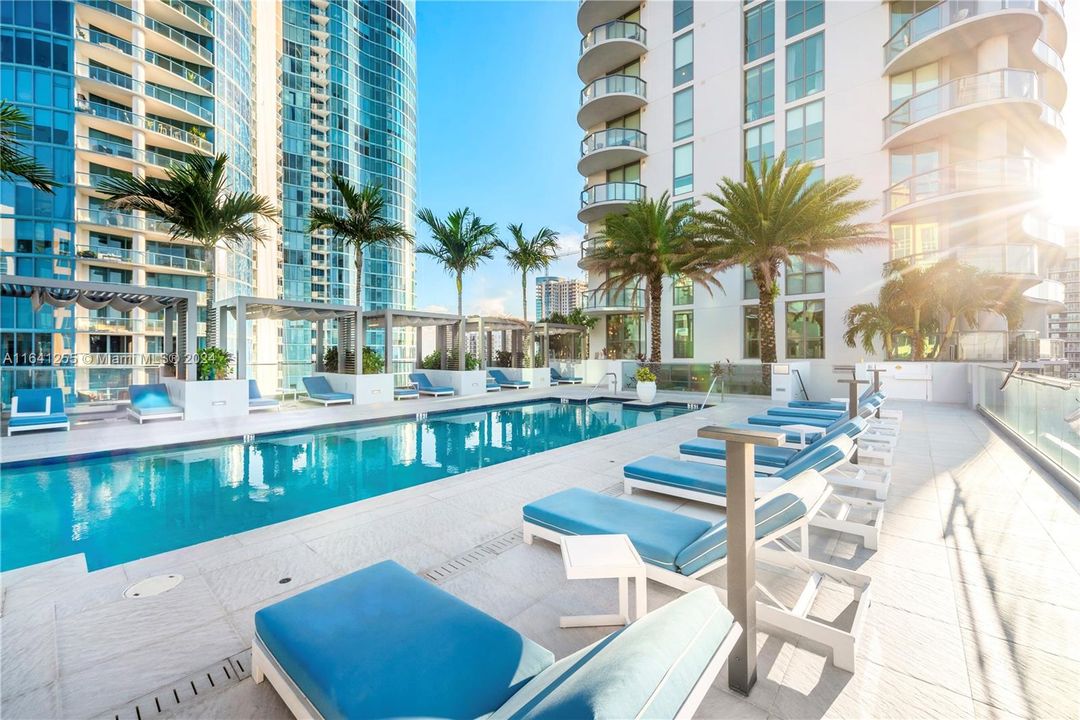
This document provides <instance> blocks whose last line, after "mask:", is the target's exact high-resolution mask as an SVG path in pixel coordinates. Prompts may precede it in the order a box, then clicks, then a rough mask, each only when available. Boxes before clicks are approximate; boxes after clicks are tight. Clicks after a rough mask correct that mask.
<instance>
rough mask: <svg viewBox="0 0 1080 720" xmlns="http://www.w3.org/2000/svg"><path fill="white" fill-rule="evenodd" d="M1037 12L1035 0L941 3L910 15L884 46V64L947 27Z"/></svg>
mask: <svg viewBox="0 0 1080 720" xmlns="http://www.w3.org/2000/svg"><path fill="white" fill-rule="evenodd" d="M1036 9H1037V2H1036V0H945V2H939V3H938V4H937V5H934V6H933V7H930V8H927V9H926V10H923V11H922V12H921V13H918V14H917V15H914V16H913V17H912V18H911V19H910V20H908V21H907V22H906V23H904V24H903V25H901V26H900V29H899V30H897V31H896V32H895V33H893V35H892V37H891V38H889V40H888V42H886V43H885V64H886V65H888V64H889V63H890V62H892V61H893V59H895V58H896V57H897V56H898V55H900V53H902V52H904V51H905V50H907V49H908V48H909V47H911V46H912V45H914V44H915V43H917V42H919V41H920V40H923V39H924V38H927V37H929V36H931V35H933V34H934V33H936V32H939V31H941V30H943V29H945V28H947V27H949V26H950V25H954V24H957V23H961V22H964V21H966V20H970V19H972V18H974V17H978V16H980V15H988V14H990V13H995V12H1001V11H1002V10H1031V11H1035V10H1036Z"/></svg>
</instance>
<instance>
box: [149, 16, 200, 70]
mask: <svg viewBox="0 0 1080 720" xmlns="http://www.w3.org/2000/svg"><path fill="white" fill-rule="evenodd" d="M143 25H145V26H146V28H147V29H149V30H153V31H154V32H156V33H157V34H158V35H161V36H162V37H167V38H169V39H170V40H172V41H173V42H174V43H176V44H178V45H181V46H183V47H184V48H186V49H187V50H189V51H190V52H193V53H195V54H196V55H198V56H199V57H200V58H202V59H203V60H206V62H208V63H212V62H213V61H214V56H213V53H211V52H210V51H209V50H208V49H206V48H205V47H203V46H202V45H200V44H199V43H197V42H195V41H194V40H192V39H191V38H190V37H188V36H187V35H185V34H184V33H182V32H180V31H179V30H176V29H174V28H171V27H169V26H168V25H166V24H165V23H163V22H159V21H157V20H155V19H154V18H151V17H144V18H143Z"/></svg>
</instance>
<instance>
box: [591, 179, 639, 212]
mask: <svg viewBox="0 0 1080 720" xmlns="http://www.w3.org/2000/svg"><path fill="white" fill-rule="evenodd" d="M644 197H645V186H644V185H642V184H641V183H635V182H609V183H601V184H599V185H591V186H589V187H588V188H586V189H585V190H582V192H581V207H588V206H589V205H595V204H597V203H604V202H635V201H637V200H641V199H643V198H644Z"/></svg>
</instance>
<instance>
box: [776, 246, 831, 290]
mask: <svg viewBox="0 0 1080 720" xmlns="http://www.w3.org/2000/svg"><path fill="white" fill-rule="evenodd" d="M784 291H785V292H786V293H787V294H788V295H805V294H808V293H819V292H825V268H824V266H822V265H820V264H819V263H815V262H809V261H804V260H803V259H802V258H801V257H799V256H798V255H793V256H792V257H791V267H789V268H788V269H787V273H785V283H784Z"/></svg>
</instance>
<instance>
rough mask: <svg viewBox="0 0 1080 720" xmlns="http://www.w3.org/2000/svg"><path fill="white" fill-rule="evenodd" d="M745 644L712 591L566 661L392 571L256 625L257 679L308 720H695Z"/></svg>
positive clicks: (389, 567) (332, 588)
mask: <svg viewBox="0 0 1080 720" xmlns="http://www.w3.org/2000/svg"><path fill="white" fill-rule="evenodd" d="M739 632H740V628H739V625H738V623H735V622H734V621H733V619H732V617H731V613H729V612H728V611H727V609H726V608H725V607H724V606H723V605H721V604H720V601H719V599H718V598H717V596H716V593H715V592H713V591H711V590H708V589H703V590H701V591H699V592H694V593H690V594H689V595H686V596H685V597H681V598H679V599H677V600H674V601H672V602H670V603H668V604H667V605H665V606H663V607H661V608H659V609H658V610H656V611H654V612H652V613H650V614H648V615H646V616H645V617H644V618H642V619H640V620H638V621H636V622H634V623H632V624H631V625H629V626H627V627H625V628H623V629H620V630H618V631H617V632H615V633H614V634H612V635H610V636H609V637H607V638H604V639H603V640H600V641H599V642H597V643H594V644H593V645H590V646H588V647H585V648H583V649H581V650H579V651H578V652H576V653H573V654H571V655H569V656H567V657H565V658H563V659H562V660H559V661H558V662H556V661H555V658H554V655H553V654H552V653H551V652H550V651H548V650H546V649H544V648H543V647H541V646H539V645H537V644H536V643H534V642H533V641H531V640H529V639H528V638H526V637H525V636H523V635H521V634H520V633H518V632H517V631H516V630H514V629H513V628H511V627H510V626H508V625H505V624H503V623H501V622H499V621H498V620H496V619H495V618H493V617H491V616H489V615H487V614H485V613H483V612H481V611H480V610H477V609H476V608H474V607H472V606H471V605H468V604H466V603H464V602H462V601H461V600H459V599H457V598H456V597H454V596H453V595H451V594H449V593H447V592H446V591H445V590H441V589H439V588H438V587H436V586H435V585H433V584H431V583H429V582H427V581H425V580H422V579H420V578H419V577H417V576H416V575H414V574H413V573H411V572H409V571H408V570H406V569H405V568H403V567H401V566H400V565H398V564H397V563H395V562H392V561H386V562H382V563H379V564H377V565H372V566H371V567H367V568H364V569H363V570H359V571H357V572H354V573H351V574H349V575H346V576H344V577H341V578H338V579H336V580H331V581H330V582H328V583H325V584H323V585H320V586H319V587H316V588H313V589H311V590H307V591H305V592H303V593H300V594H299V595H296V596H295V597H292V598H289V599H288V600H283V601H281V602H278V603H275V604H274V605H271V606H270V607H267V608H264V609H262V610H260V611H258V612H257V613H255V637H254V640H253V642H252V652H251V674H252V678H253V679H254V680H255V682H256V683H261V682H263V681H264V680H269V681H270V684H271V685H272V686H273V687H274V689H275V690H277V692H278V694H279V695H281V697H282V699H283V700H284V701H285V704H286V705H287V706H288V708H289V710H290V711H292V713H293V715H295V716H296V717H298V718H299V717H303V718H407V717H411V718H418V717H427V718H477V717H484V718H489V720H495V719H496V718H574V719H575V720H577V719H579V718H581V719H587V718H638V717H648V718H689V717H692V716H693V714H694V712H695V711H696V710H697V708H698V705H699V704H700V703H701V700H702V698H703V697H704V695H705V693H706V692H707V691H708V689H709V688H710V686H711V685H712V683H713V682H714V680H715V679H716V677H717V674H718V673H719V671H720V669H721V667H722V666H723V664H724V661H725V660H726V658H727V655H728V654H729V652H730V651H731V649H732V647H733V646H734V644H735V642H736V640H737V638H738V636H739Z"/></svg>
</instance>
